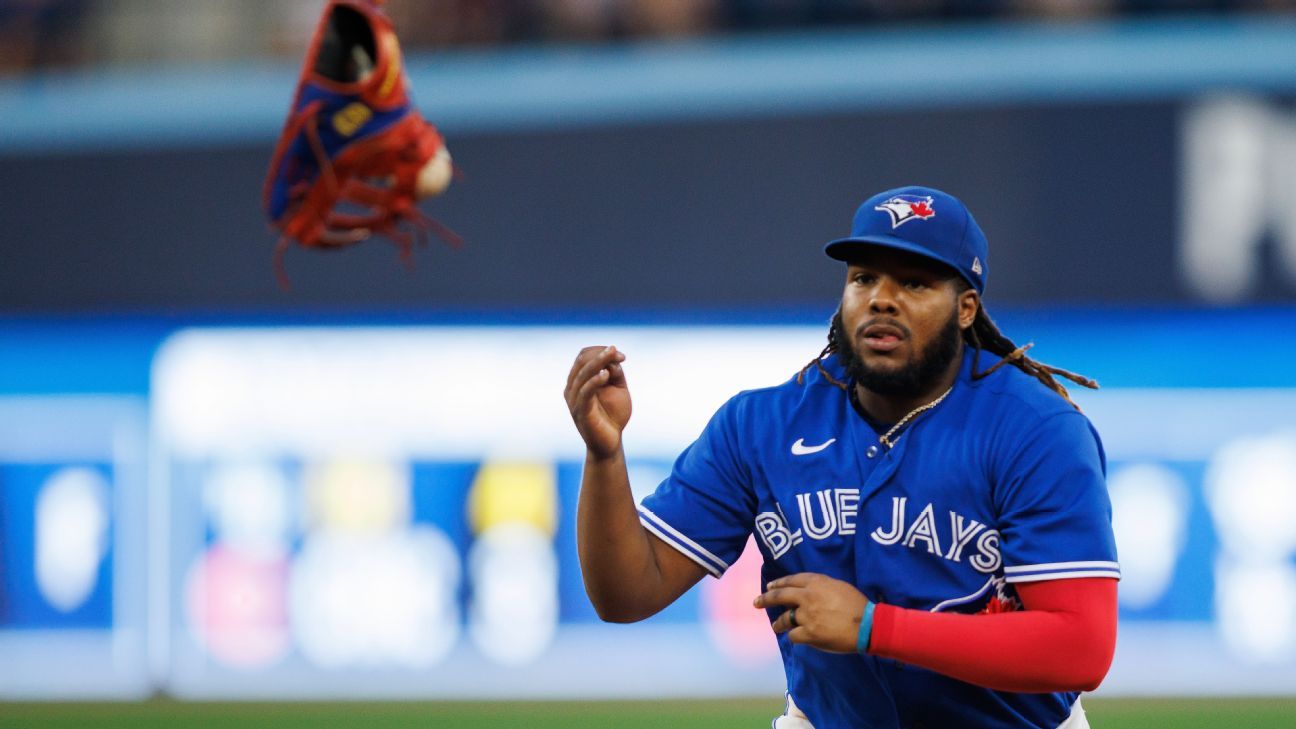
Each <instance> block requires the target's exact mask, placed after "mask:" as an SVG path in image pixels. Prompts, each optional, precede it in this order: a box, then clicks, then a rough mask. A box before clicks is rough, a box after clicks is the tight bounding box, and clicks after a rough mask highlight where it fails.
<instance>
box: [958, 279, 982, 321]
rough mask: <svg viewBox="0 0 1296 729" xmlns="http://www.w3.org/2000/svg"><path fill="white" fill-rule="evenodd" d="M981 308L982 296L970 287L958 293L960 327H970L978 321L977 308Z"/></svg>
mask: <svg viewBox="0 0 1296 729" xmlns="http://www.w3.org/2000/svg"><path fill="white" fill-rule="evenodd" d="M980 308H981V297H980V296H978V295H977V292H976V291H974V290H972V289H968V290H967V291H964V292H963V293H961V294H959V295H958V321H959V329H968V328H970V327H971V326H972V322H974V321H976V315H977V310H978V309H980Z"/></svg>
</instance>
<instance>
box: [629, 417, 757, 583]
mask: <svg viewBox="0 0 1296 729" xmlns="http://www.w3.org/2000/svg"><path fill="white" fill-rule="evenodd" d="M736 409H737V408H736V405H735V401H734V400H730V401H729V402H728V403H726V404H725V405H724V406H723V407H721V408H720V410H719V411H717V412H716V414H715V415H714V416H713V417H712V418H711V422H709V423H707V426H706V429H705V430H703V431H702V435H700V436H699V437H698V439H697V440H696V441H694V442H693V443H692V444H691V445H690V446H689V447H688V448H686V449H685V450H684V452H683V453H681V454H680V456H679V458H678V459H676V461H675V465H674V467H673V468H672V469H671V474H670V476H669V477H668V478H667V479H666V480H665V481H662V483H661V484H660V485H659V486H658V487H657V490H656V491H654V492H653V493H652V494H650V495H648V496H647V497H645V498H644V500H643V502H642V503H641V504H640V505H639V521H640V522H641V523H642V524H643V526H644V528H645V529H647V530H648V531H649V532H652V533H653V534H655V535H656V536H657V537H659V538H661V540H662V541H664V542H666V543H667V544H669V545H671V546H672V547H674V548H675V549H677V550H679V551H680V552H682V553H683V554H684V555H685V556H686V557H688V558H689V559H691V560H693V561H694V562H697V563H698V564H700V565H702V567H703V568H705V569H706V571H707V572H709V573H710V574H711V575H712V576H714V577H719V576H721V575H722V574H724V571H725V570H727V569H728V568H729V565H730V564H732V563H733V562H734V560H736V559H738V557H739V555H741V554H742V550H743V547H744V546H745V545H746V543H747V537H748V535H749V534H750V533H751V530H752V523H753V522H752V520H753V519H754V518H755V497H754V496H753V493H752V490H751V488H750V483H751V481H750V478H749V477H748V475H747V469H746V467H745V466H744V465H743V462H742V460H741V458H740V456H739V453H738V452H737V448H736V444H737V442H738V441H737V438H736V437H735V422H734V421H735V418H736V413H735V411H736Z"/></svg>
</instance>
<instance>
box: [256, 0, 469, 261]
mask: <svg viewBox="0 0 1296 729" xmlns="http://www.w3.org/2000/svg"><path fill="white" fill-rule="evenodd" d="M381 2H382V0H331V1H330V2H329V3H328V5H327V7H325V9H324V14H323V16H322V17H321V18H320V24H319V27H318V29H317V30H316V31H315V37H314V40H313V41H312V42H311V47H310V51H309V52H308V53H307V55H306V64H305V67H304V68H303V69H302V74H301V80H300V81H299V82H298V84H297V93H296V97H295V98H294V100H293V104H292V108H291V110H290V112H289V115H288V121H287V122H286V123H285V124H284V129H283V133H282V134H281V135H280V137H279V143H278V145H277V146H276V148H275V153H274V157H273V158H272V159H271V161H270V170H269V172H268V174H267V176H266V181H265V188H264V192H263V196H264V206H265V209H266V213H267V215H268V216H269V218H270V223H271V226H272V227H274V228H275V229H277V230H278V231H279V232H280V234H281V235H280V238H279V243H278V245H277V246H276V248H275V270H276V273H277V274H278V276H279V280H280V283H281V284H283V285H284V286H285V287H287V285H288V279H287V276H286V274H285V272H284V261H283V259H284V254H285V253H286V252H287V250H288V248H289V247H290V246H291V245H292V243H293V242H296V243H298V244H300V245H302V246H304V247H306V248H317V249H337V248H342V247H345V246H348V245H352V244H354V243H359V242H361V241H363V240H366V239H368V238H369V237H371V236H373V235H375V234H378V235H382V236H385V237H386V238H388V239H390V240H391V241H392V242H394V243H395V244H396V245H397V246H398V247H399V248H400V250H401V257H402V259H403V260H405V261H406V262H407V263H409V262H411V261H412V249H413V245H414V242H415V240H418V241H420V242H423V241H426V239H427V233H428V231H435V232H436V233H437V234H438V235H439V236H440V237H441V238H443V239H444V240H446V241H447V242H448V243H451V244H452V245H456V246H457V245H459V243H460V239H459V237H458V236H457V235H455V234H454V232H453V231H451V230H449V229H448V228H446V227H445V226H443V225H441V224H440V223H437V222H436V221H435V220H432V219H431V218H429V217H427V216H426V215H424V214H423V213H421V212H420V211H419V210H418V208H417V207H416V202H417V201H418V200H420V199H423V198H428V197H433V196H435V195H439V194H441V193H442V192H444V191H445V189H446V188H447V187H448V186H449V184H450V179H451V177H452V176H453V174H454V170H453V165H452V163H451V160H450V153H449V152H448V151H446V147H445V142H444V140H442V138H441V135H440V134H439V133H438V132H437V130H436V128H435V127H433V126H432V125H431V124H429V123H428V122H427V121H425V120H424V119H423V117H422V115H421V114H419V112H418V110H417V109H415V108H414V105H413V102H412V100H411V98H410V94H409V89H408V79H407V78H406V75H405V72H404V67H403V64H402V62H401V51H400V44H399V43H398V42H397V40H396V33H395V30H394V29H393V27H392V23H391V20H390V19H389V18H388V17H387V15H386V14H385V13H384V12H383V11H382V9H381V7H380V5H381Z"/></svg>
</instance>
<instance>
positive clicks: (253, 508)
mask: <svg viewBox="0 0 1296 729" xmlns="http://www.w3.org/2000/svg"><path fill="white" fill-rule="evenodd" d="M1005 320H1006V321H1007V324H1008V330H1009V331H1013V330H1014V329H1015V328H1016V327H1018V326H1022V325H1023V324H1024V323H1025V324H1029V326H1025V327H1024V328H1026V329H1029V330H1030V331H1031V333H1032V334H1033V335H1034V336H1036V337H1037V338H1038V341H1040V342H1041V343H1042V344H1044V345H1045V346H1046V347H1047V350H1048V351H1047V352H1045V353H1044V355H1042V356H1044V357H1045V359H1046V360H1048V361H1055V360H1056V362H1057V363H1059V364H1063V365H1071V366H1074V367H1076V369H1078V370H1080V371H1082V372H1085V373H1086V374H1091V375H1095V376H1098V377H1100V378H1101V379H1103V380H1105V381H1108V382H1112V383H1115V384H1118V385H1120V386H1117V387H1111V388H1107V389H1103V390H1101V391H1098V392H1088V391H1079V392H1075V393H1073V394H1074V395H1075V397H1076V399H1077V402H1079V403H1080V405H1081V406H1082V407H1083V408H1084V410H1085V412H1086V413H1087V414H1088V415H1089V417H1090V418H1091V419H1092V420H1093V421H1094V423H1095V424H1096V426H1097V427H1098V429H1099V432H1100V433H1102V435H1103V438H1104V442H1105V445H1106V448H1107V455H1108V474H1109V488H1110V492H1111V497H1112V504H1113V513H1114V524H1115V531H1116V536H1117V542H1118V547H1119V553H1120V559H1121V563H1122V567H1123V572H1124V579H1123V581H1122V584H1121V589H1120V599H1121V637H1120V641H1119V644H1118V649H1117V658H1116V662H1115V664H1114V666H1113V669H1112V673H1111V675H1110V676H1109V678H1108V680H1107V681H1106V683H1105V684H1104V686H1103V691H1105V692H1107V693H1111V694H1119V693H1127V694H1219V693H1225V694H1227V693H1276V692H1283V691H1288V690H1289V689H1290V686H1291V685H1294V684H1296V537H1293V534H1296V531H1294V530H1293V529H1292V528H1291V524H1293V523H1296V380H1293V378H1292V377H1291V376H1290V374H1289V373H1288V372H1287V371H1286V370H1283V369H1281V368H1280V367H1277V366H1276V365H1275V363H1281V362H1285V361H1287V360H1288V359H1290V357H1292V356H1296V351H1292V347H1293V346H1296V338H1294V337H1290V336H1287V335H1286V333H1287V332H1288V331H1289V330H1290V319H1289V318H1287V317H1286V315H1285V314H1284V313H1283V312H1277V311H1270V310H1263V311H1262V310H1256V311H1251V312H1234V313H1227V312H1213V313H1210V314H1209V315H1207V314H1199V315H1198V316H1195V317H1187V318H1185V317H1184V315H1182V314H1176V315H1174V316H1173V317H1166V316H1161V315H1152V314H1144V315H1134V314H1129V315H1123V316H1119V317H1118V316H1114V315H1109V314H1104V315H1102V316H1100V317H1087V316H1079V315H1075V314H1067V315H1056V316H1054V315H1049V316H1042V315H1041V316H1036V315H1034V314H1031V315H1023V314H1022V313H1020V312H1019V313H1017V314H1016V315H1015V316H1013V315H1009V316H1006V317H1005ZM1014 320H1016V321H1014ZM1203 328H1204V329H1207V330H1211V331H1217V330H1219V331H1222V330H1227V331H1230V332H1232V333H1233V335H1234V336H1236V337H1238V338H1240V339H1246V340H1248V341H1254V342H1256V347H1257V349H1255V350H1254V351H1251V352H1250V359H1249V360H1248V361H1249V362H1252V363H1258V364H1255V365H1254V366H1257V367H1261V366H1262V367H1263V368H1264V371H1263V372H1258V371H1249V370H1246V369H1241V370H1240V369H1238V362H1237V360H1236V358H1235V356H1234V355H1233V352H1232V350H1231V349H1229V348H1209V347H1202V346H1201V345H1200V344H1199V343H1197V340H1196V339H1194V338H1193V337H1191V336H1187V337H1186V336H1184V332H1186V331H1197V330H1201V329H1203ZM1266 333H1267V335H1266ZM823 335H824V332H823V327H822V326H819V325H813V326H800V325H798V326H766V325H723V326H721V325H710V326H697V327H677V326H676V327H672V326H643V325H641V326H619V327H588V326H579V327H578V326H510V327H505V326H412V325H405V326H347V327H341V326H312V327H272V326H260V327H256V328H233V327H204V328H188V329H181V330H178V331H175V332H173V333H170V334H166V335H164V337H162V338H160V346H157V349H156V356H155V357H154V358H153V359H152V365H151V366H152V384H151V391H150V393H149V395H148V396H147V397H145V396H142V395H112V396H107V395H48V394H45V395H39V396H36V395H20V394H14V393H13V390H15V389H16V384H15V383H16V382H17V381H16V380H13V381H11V382H9V383H8V385H7V387H8V388H9V389H8V391H7V394H5V395H4V396H2V397H0V651H2V652H3V653H2V654H3V655H4V657H5V660H4V661H0V696H4V697H9V698H20V697H21V698H30V697H85V698H91V697H108V696H114V697H137V696H143V695H146V694H148V693H149V692H151V691H154V690H162V691H165V692H167V693H169V694H171V695H174V696H178V697H182V698H212V699H219V698H263V699H285V698H378V699H381V698H460V699H472V698H501V699H502V698H545V697H568V698H584V697H589V698H594V697H653V696H663V695H670V696H720V695H726V696H734V695H744V694H760V695H769V694H771V693H777V692H778V691H779V690H781V687H782V685H783V678H782V670H781V666H780V664H779V660H778V656H777V652H776V647H775V643H774V640H773V638H772V636H771V634H770V632H769V627H768V625H767V624H766V623H765V621H764V619H763V616H762V615H761V613H760V612H759V611H756V610H752V609H750V608H749V607H748V606H749V604H750V602H749V601H750V598H751V597H752V596H753V595H754V594H755V591H756V590H757V589H758V583H759V576H758V575H759V555H758V554H757V552H756V550H754V549H748V550H747V551H746V553H745V554H744V556H743V557H742V559H741V560H739V561H738V562H737V563H736V564H735V565H734V566H733V567H732V568H731V569H730V570H729V572H728V573H726V575H725V577H724V578H723V579H721V580H718V581H717V580H712V579H705V580H703V582H702V584H700V585H699V586H698V588H696V589H694V590H691V591H690V592H689V593H687V594H686V595H684V596H683V597H682V598H681V599H680V600H679V601H678V602H677V603H676V604H674V605H672V606H671V607H669V608H667V609H666V610H665V611H663V612H662V613H661V614H660V615H658V616H656V617H654V618H652V619H650V620H648V621H646V622H644V623H640V624H636V625H628V626H626V625H606V624H603V623H602V622H600V621H599V620H598V618H597V616H596V615H595V614H594V612H593V609H592V608H591V607H590V605H589V602H588V599H587V598H586V596H585V592H584V588H583V585H582V582H581V577H580V572H579V562H578V559H577V554H576V546H575V525H574V514H575V508H576V500H577V496H578V492H579V486H580V474H581V467H582V462H583V456H584V451H583V446H582V444H581V442H580V440H579V438H578V436H577V435H576V433H575V431H574V429H573V428H572V426H571V424H570V422H569V416H568V414H567V411H566V408H565V405H564V403H563V401H562V397H561V387H562V383H563V382H564V381H565V378H566V374H567V370H568V368H569V366H570V363H571V361H572V359H573V358H574V356H575V354H576V352H577V351H578V350H579V349H580V347H582V346H585V345H590V344H607V343H616V344H617V345H618V347H620V348H622V349H623V351H625V352H626V353H627V354H628V357H629V359H628V360H627V363H626V368H627V374H628V377H629V378H630V386H631V389H632V393H633V395H634V398H635V408H636V409H635V414H634V418H633V419H632V421H631V425H630V428H629V429H628V431H627V434H626V444H627V453H628V456H629V458H630V463H629V468H630V475H631V487H632V489H633V490H634V492H635V494H636V496H637V497H640V498H641V497H642V496H643V495H645V494H647V493H649V492H651V491H652V489H654V488H655V487H656V485H657V484H658V483H659V482H660V481H661V480H662V479H663V478H664V477H665V476H666V474H667V473H668V472H669V469H670V467H671V463H672V462H673V460H674V458H675V457H676V455H677V454H678V453H679V451H680V450H681V449H682V448H683V447H684V446H685V445H686V444H687V443H688V442H689V441H691V440H692V439H693V438H694V437H695V436H696V434H697V433H698V432H700V430H701V429H702V427H703V425H704V424H705V422H706V421H707V419H708V418H709V417H710V415H711V414H712V413H713V412H714V410H715V409H716V408H717V407H718V406H719V405H720V404H721V403H723V402H724V401H725V400H726V399H728V398H729V397H730V396H731V395H733V394H734V393H735V392H737V391H739V390H743V389H749V388H754V387H762V386H766V385H769V384H771V383H778V382H781V381H783V380H785V379H786V378H787V377H789V376H791V375H793V374H794V372H795V370H796V369H797V368H798V367H799V366H800V364H802V363H804V362H805V361H807V360H809V359H810V357H811V356H812V355H813V354H814V353H815V352H818V351H819V349H820V347H821V343H822V341H823ZM1095 342H1099V343H1100V344H1101V346H1098V345H1096V344H1095ZM122 346H126V345H122ZM154 346H156V345H149V351H150V352H151V351H153V347H154ZM11 359H13V358H12V357H11ZM140 361H147V359H141V360H140ZM17 365H21V362H19V363H17ZM17 365H16V368H17ZM13 371H17V369H15V370H12V371H11V372H13ZM26 371H27V372H28V375H29V376H30V378H38V377H40V376H49V377H53V376H55V375H56V374H57V373H54V372H53V371H52V370H49V371H44V370H39V369H34V368H32V369H28V370H26ZM28 375H25V376H24V377H27V376H28ZM11 380H12V378H11ZM24 382H27V384H28V386H30V387H33V388H35V385H33V384H32V383H34V382H35V380H34V379H29V380H24ZM1163 385H1173V386H1163ZM1240 385H1247V386H1245V387H1243V386H1240ZM1204 667H1209V669H1206V668H1204Z"/></svg>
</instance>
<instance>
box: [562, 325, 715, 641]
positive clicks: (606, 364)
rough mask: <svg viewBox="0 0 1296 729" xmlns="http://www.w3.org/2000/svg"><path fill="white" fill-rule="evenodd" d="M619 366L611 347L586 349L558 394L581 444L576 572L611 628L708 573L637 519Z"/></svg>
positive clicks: (648, 611)
mask: <svg viewBox="0 0 1296 729" xmlns="http://www.w3.org/2000/svg"><path fill="white" fill-rule="evenodd" d="M623 361H625V355H624V354H622V353H621V352H619V351H617V349H616V348H615V347H586V348H585V349H583V350H581V352H580V354H579V355H577V357H576V361H575V362H574V363H573V364H572V369H571V372H570V373H569V374H568V377H567V387H566V389H565V391H564V393H563V394H564V397H565V399H566V400H567V407H568V409H569V410H570V411H571V415H572V421H573V422H574V423H575V424H576V429H577V431H579V432H580V435H581V438H583V439H584V440H585V447H586V456H585V472H584V476H583V477H582V479H581V492H580V502H579V506H578V509H577V519H576V542H577V548H578V551H579V554H580V562H581V575H582V576H583V577H584V580H585V592H586V593H587V594H588V595H589V598H590V602H592V603H593V604H594V609H595V611H597V612H598V615H599V617H600V618H602V619H603V620H607V621H609V622H615V623H630V622H635V621H638V620H643V619H644V618H647V617H650V616H652V615H655V614H656V613H658V612H659V611H661V610H662V608H664V607H666V606H667V605H669V604H671V603H672V602H674V601H675V600H676V599H677V598H679V596H680V595H683V594H684V593H685V592H686V591H687V590H688V589H689V588H690V587H692V586H693V585H695V584H697V583H698V581H699V580H701V579H702V577H703V575H705V574H706V570H704V569H703V568H702V567H701V566H700V565H699V564H697V563H696V562H694V561H692V560H691V559H689V558H688V557H686V556H684V555H683V554H681V553H680V552H679V551H678V550H676V549H675V548H673V547H671V546H670V545H667V544H666V543H665V542H663V541H661V540H660V539H658V538H657V537H655V536H653V535H652V534H650V533H649V532H648V531H647V530H646V529H644V528H643V526H642V525H641V524H640V522H639V514H638V511H637V510H636V508H635V502H634V497H633V496H632V495H631V492H630V477H629V474H628V473H627V471H626V462H625V451H624V450H623V449H622V444H621V433H622V431H624V430H625V426H626V424H627V423H628V422H629V421H630V410H631V408H630V390H629V388H628V387H627V385H626V378H625V372H624V371H623V370H622V367H621V363H622V362H623Z"/></svg>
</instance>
